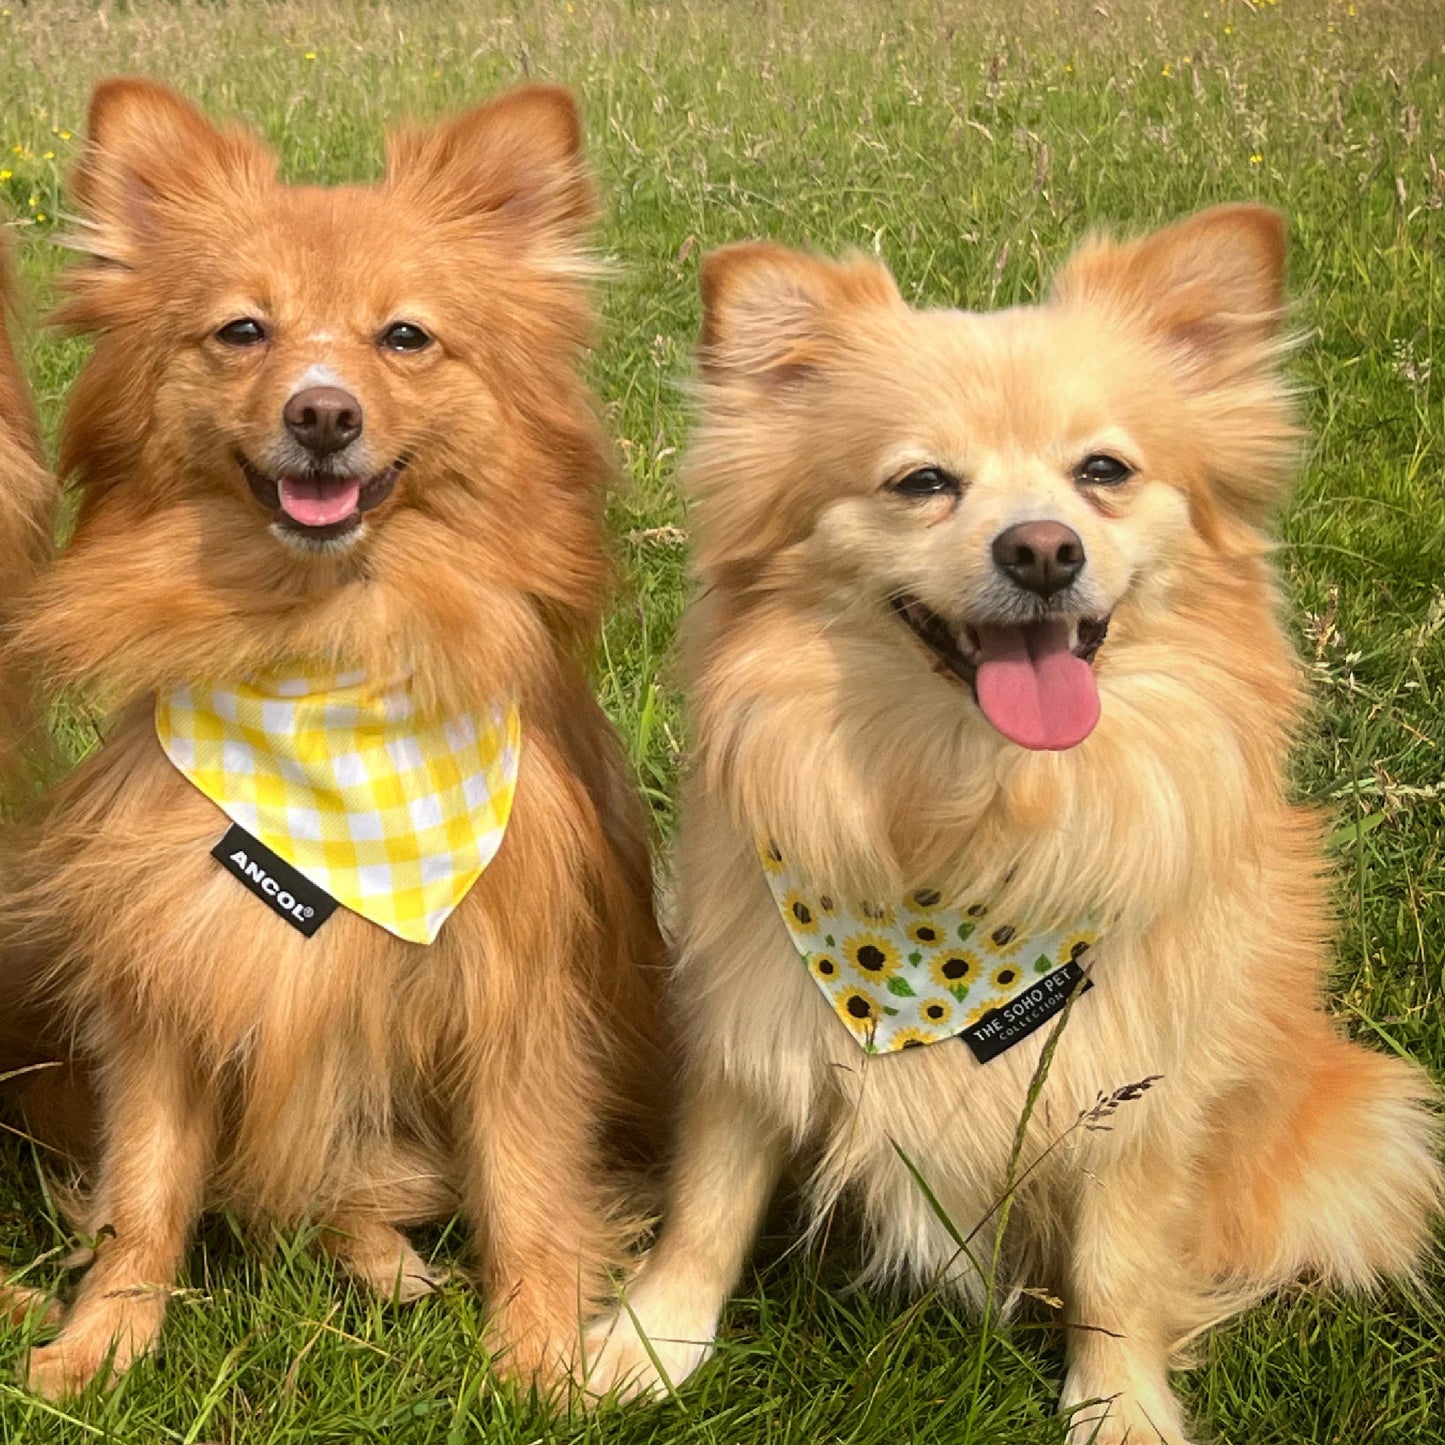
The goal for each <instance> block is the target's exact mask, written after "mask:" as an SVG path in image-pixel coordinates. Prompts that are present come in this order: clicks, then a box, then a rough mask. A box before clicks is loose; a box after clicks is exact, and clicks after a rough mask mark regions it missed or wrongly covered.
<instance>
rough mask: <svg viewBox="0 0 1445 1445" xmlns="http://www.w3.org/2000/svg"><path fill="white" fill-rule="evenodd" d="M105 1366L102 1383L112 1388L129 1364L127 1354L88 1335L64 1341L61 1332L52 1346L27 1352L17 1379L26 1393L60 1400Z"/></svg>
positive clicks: (88, 1381)
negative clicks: (104, 1382)
mask: <svg viewBox="0 0 1445 1445" xmlns="http://www.w3.org/2000/svg"><path fill="white" fill-rule="evenodd" d="M112 1346H114V1347H115V1352H114V1355H112V1353H111V1351H112ZM107 1363H109V1364H110V1366H111V1370H110V1374H109V1376H108V1378H107V1381H106V1383H107V1385H113V1384H115V1383H116V1381H117V1380H119V1379H120V1377H121V1375H122V1374H123V1373H124V1371H125V1370H126V1368H127V1366H129V1365H130V1363H131V1358H130V1352H129V1351H128V1350H126V1349H124V1347H123V1346H122V1345H121V1344H120V1342H118V1341H113V1340H100V1339H96V1338H94V1337H92V1336H82V1337H81V1338H79V1339H66V1337H65V1331H63V1330H62V1331H61V1333H60V1335H59V1336H58V1337H57V1338H56V1339H55V1340H54V1342H53V1343H51V1344H48V1345H37V1346H36V1347H35V1348H34V1349H33V1350H31V1351H30V1354H29V1356H28V1357H27V1358H26V1359H25V1361H24V1363H23V1364H22V1365H21V1367H20V1380H21V1383H22V1384H23V1385H24V1386H25V1388H26V1389H27V1390H33V1391H34V1392H35V1393H36V1394H37V1395H42V1396H44V1398H45V1399H47V1400H64V1399H68V1398H69V1397H70V1396H72V1395H78V1394H80V1392H81V1391H82V1390H83V1389H85V1387H86V1386H87V1385H88V1384H90V1382H91V1381H92V1380H93V1379H95V1377H96V1376H97V1375H98V1374H100V1372H101V1371H102V1370H103V1369H104V1368H105V1366H106V1365H107Z"/></svg>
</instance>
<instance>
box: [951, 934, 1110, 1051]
mask: <svg viewBox="0 0 1445 1445" xmlns="http://www.w3.org/2000/svg"><path fill="white" fill-rule="evenodd" d="M1093 986H1094V984H1093V980H1092V979H1090V978H1089V976H1088V975H1087V974H1086V973H1085V972H1084V970H1083V968H1082V967H1080V965H1079V964H1078V963H1077V962H1075V961H1073V960H1072V959H1071V960H1070V961H1069V962H1068V963H1066V964H1065V965H1064V966H1063V967H1062V968H1056V969H1055V970H1054V971H1053V972H1052V973H1048V974H1045V975H1044V976H1043V978H1041V979H1040V980H1039V981H1038V982H1037V983H1036V984H1034V985H1033V986H1032V987H1030V988H1026V989H1025V990H1024V991H1023V992H1022V993H1021V994H1019V995H1018V997H1017V998H1011V999H1010V1000H1009V1001H1008V1002H1007V1003H1006V1004H1004V1005H1003V1006H1002V1007H1001V1008H995V1009H990V1010H989V1011H988V1012H987V1013H986V1014H984V1016H983V1017H982V1018H981V1019H979V1021H978V1022H977V1023H976V1024H974V1025H972V1026H971V1027H969V1028H966V1029H964V1031H963V1032H962V1033H961V1034H959V1038H961V1039H962V1040H963V1041H964V1043H966V1044H967V1045H968V1046H969V1048H971V1049H972V1050H973V1056H974V1058H976V1059H977V1060H978V1061H979V1063H981V1064H986V1063H988V1061H989V1060H990V1059H996V1058H998V1056H999V1055H1000V1054H1002V1053H1007V1052H1008V1050H1009V1049H1011V1048H1013V1046H1014V1045H1015V1044H1016V1043H1019V1042H1021V1041H1022V1040H1023V1039H1026V1038H1028V1036H1029V1035H1030V1034H1031V1033H1033V1031H1034V1030H1035V1029H1037V1028H1040V1027H1041V1026H1042V1025H1044V1024H1046V1023H1048V1021H1049V1020H1050V1019H1051V1018H1053V1017H1054V1015H1055V1014H1058V1013H1061V1012H1063V1008H1064V1005H1065V1004H1066V1003H1068V1001H1069V1000H1070V999H1071V998H1073V997H1074V995H1075V994H1076V993H1080V994H1083V993H1087V992H1088V991H1089V990H1090V989H1091V988H1093Z"/></svg>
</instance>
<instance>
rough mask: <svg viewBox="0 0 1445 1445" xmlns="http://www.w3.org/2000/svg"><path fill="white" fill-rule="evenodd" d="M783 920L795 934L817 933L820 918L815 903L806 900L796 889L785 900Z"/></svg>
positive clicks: (808, 899)
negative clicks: (815, 909)
mask: <svg viewBox="0 0 1445 1445" xmlns="http://www.w3.org/2000/svg"><path fill="white" fill-rule="evenodd" d="M783 919H784V921H785V922H786V923H787V925H788V928H789V929H790V930H791V931H792V932H793V933H816V932H817V931H818V916H817V914H816V912H815V911H814V906H813V901H812V900H811V899H810V898H805V897H804V896H803V894H801V893H799V892H798V890H797V889H796V888H794V889H793V890H792V891H791V892H789V893H788V894H786V895H785V896H784V898H783Z"/></svg>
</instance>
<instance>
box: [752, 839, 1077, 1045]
mask: <svg viewBox="0 0 1445 1445" xmlns="http://www.w3.org/2000/svg"><path fill="white" fill-rule="evenodd" d="M758 857H759V858H760V859H761V861H762V865H763V873H764V875H765V876H766V878H767V880H768V887H769V888H770V889H771V890H772V894H773V899H774V901H775V902H776V903H777V905H778V911H779V913H781V914H782V917H783V922H784V923H785V924H786V925H787V929H788V935H789V937H790V938H791V939H792V940H793V945H794V947H795V948H797V950H798V952H799V954H800V955H801V956H802V959H803V962H804V963H805V964H806V965H807V968H808V972H809V973H810V974H812V976H813V981H814V982H815V983H816V984H817V985H818V987H819V988H821V989H822V990H823V992H824V994H825V995H826V996H827V998H828V1001H829V1003H831V1004H832V1005H833V1011H834V1012H835V1013H836V1014H837V1015H838V1017H839V1018H840V1019H841V1020H842V1021H843V1023H844V1024H845V1025H846V1026H847V1028H848V1031H849V1033H851V1034H852V1035H853V1037H854V1038H855V1039H856V1040H857V1041H858V1043H859V1044H861V1045H862V1047H863V1049H864V1050H865V1051H866V1052H867V1053H870V1054H887V1053H893V1052H894V1051H895V1050H897V1049H906V1048H910V1047H913V1046H916V1045H919V1044H934V1043H938V1042H940V1041H941V1040H943V1039H950V1038H953V1037H954V1036H955V1035H957V1034H961V1033H963V1032H964V1030H965V1029H971V1028H973V1027H974V1026H975V1025H977V1024H979V1023H980V1022H982V1021H983V1020H984V1019H985V1017H986V1016H987V1015H988V1014H989V1013H991V1012H992V1011H994V1010H996V1009H1004V1008H1006V1007H1007V1006H1008V1005H1009V1004H1010V1003H1011V1002H1013V1001H1014V1000H1015V999H1018V998H1020V997H1021V996H1022V995H1024V994H1026V993H1027V992H1028V991H1029V990H1031V989H1033V988H1034V987H1035V986H1036V985H1037V984H1038V983H1039V981H1040V980H1041V979H1043V978H1046V977H1048V976H1049V975H1050V974H1053V973H1055V972H1056V971H1057V970H1058V969H1061V968H1064V967H1065V966H1067V965H1070V964H1073V965H1082V964H1086V963H1087V961H1088V960H1087V958H1086V957H1085V955H1086V954H1087V953H1088V951H1089V949H1090V948H1091V947H1092V946H1093V945H1094V944H1095V943H1097V942H1098V939H1099V929H1098V927H1097V925H1096V922H1095V921H1094V920H1087V921H1085V922H1084V923H1083V924H1081V925H1079V926H1078V927H1073V928H1053V929H1047V930H1043V931H1040V930H1038V929H1034V930H1031V931H1030V930H1025V929H1023V928H1021V927H1019V926H1018V925H1017V924H1016V923H1014V922H1011V921H1010V920H1008V919H1006V918H1004V917H1001V916H999V915H998V914H997V913H995V912H994V910H992V909H991V907H990V905H989V903H988V902H987V900H982V899H946V898H944V897H943V896H942V895H941V894H940V893H939V892H938V891H937V890H936V889H932V888H920V889H917V890H916V891H915V892H913V893H910V894H908V896H907V897H906V898H904V899H903V900H901V901H900V902H879V901H873V900H868V899H855V898H851V897H847V896H845V895H843V894H842V893H832V892H829V891H827V890H826V889H820V888H818V887H816V886H813V885H810V884H809V883H808V882H806V881H805V880H804V879H802V878H801V877H800V876H799V875H798V874H797V873H796V872H795V871H794V870H793V869H792V868H791V867H789V865H788V861H787V859H785V858H784V857H783V854H782V852H781V850H780V849H779V848H778V846H777V844H776V843H774V842H772V841H771V840H770V839H767V838H763V839H761V840H760V841H759V843H758Z"/></svg>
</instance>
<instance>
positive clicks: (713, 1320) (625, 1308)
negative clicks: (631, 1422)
mask: <svg viewBox="0 0 1445 1445" xmlns="http://www.w3.org/2000/svg"><path fill="white" fill-rule="evenodd" d="M785 1153H786V1145H785V1141H784V1139H783V1137H782V1135H781V1134H780V1133H779V1132H778V1131H777V1130H776V1129H775V1128H774V1127H773V1126H772V1125H771V1123H770V1122H769V1121H768V1120H766V1119H765V1118H764V1117H763V1115H762V1113H761V1112H760V1111H759V1110H758V1108H757V1105H756V1103H755V1102H754V1101H753V1100H752V1098H751V1097H750V1096H749V1095H748V1094H747V1093H746V1091H744V1090H742V1089H739V1088H736V1087H734V1086H732V1085H730V1084H728V1083H727V1082H726V1081H725V1080H722V1079H709V1080H707V1081H706V1082H705V1083H702V1084H700V1085H698V1086H696V1087H693V1088H692V1089H691V1090H690V1091H689V1096H688V1098H687V1099H686V1100H685V1102H684V1107H683V1113H682V1116H681V1120H680V1127H679V1137H678V1146H677V1158H676V1161H675V1162H674V1164H673V1168H672V1174H671V1178H670V1179H669V1181H668V1191H667V1209H666V1212H665V1214H664V1216H663V1226H662V1235H661V1237H660V1238H659V1240H658V1242H657V1244H656V1245H655V1246H654V1248H653V1250H652V1252H651V1253H650V1254H649V1255H648V1258H647V1260H646V1262H645V1263H644V1264H643V1266H642V1269H641V1270H640V1271H639V1273H638V1275H637V1278H636V1279H635V1280H634V1281H633V1282H632V1284H631V1285H630V1286H629V1287H628V1288H627V1289H626V1291H625V1292H624V1294H623V1302H622V1306H621V1308H619V1309H618V1310H616V1311H614V1312H613V1313H612V1314H610V1315H609V1316H607V1317H606V1318H604V1319H602V1320H599V1321H598V1322H597V1323H596V1324H594V1325H593V1326H592V1327H591V1328H590V1329H589V1330H588V1332H587V1337H586V1340H585V1342H584V1344H585V1351H584V1360H583V1366H582V1368H581V1369H579V1371H578V1378H579V1380H581V1381H585V1385H586V1388H587V1390H588V1392H589V1393H590V1394H593V1395H605V1394H608V1393H612V1392H615V1393H616V1395H617V1396H618V1397H619V1398H622V1399H627V1398H630V1397H632V1396H634V1395H641V1394H659V1393H662V1392H663V1391H665V1390H666V1389H667V1388H668V1387H669V1386H675V1385H678V1384H680V1383H681V1382H682V1381H683V1380H685V1379H686V1378H687V1377H688V1376H689V1375H690V1374H691V1373H692V1372H693V1371H694V1370H695V1369H697V1367H698V1366H699V1365H701V1364H702V1363H703V1361H705V1360H706V1359H707V1358H708V1356H709V1355H711V1354H712V1350H713V1339H714V1337H715V1336H716V1334H717V1327H718V1321H719V1320H720V1319H721V1317H722V1311H723V1306H724V1305H725V1304H726V1303H727V1297H728V1295H729V1294H730V1293H731V1291H732V1288H733V1286H734V1285H735V1284H736V1283H737V1278H738V1275H739V1274H740V1273H741V1271H742V1267H743V1264H744V1262H745V1261H746V1259H747V1257H748V1252H749V1250H751V1248H752V1246H753V1242H754V1240H755V1239H756V1238H757V1233H758V1227H759V1225H760V1224H761V1223H762V1217H763V1212H764V1211H765V1210H766V1209H767V1206H768V1200H769V1199H770V1198H771V1196H772V1192H773V1188H774V1186H775V1185H776V1183H777V1180H778V1174H779V1171H780V1170H781V1168H782V1165H783V1160H784V1157H785ZM659 1367H660V1368H659Z"/></svg>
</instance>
